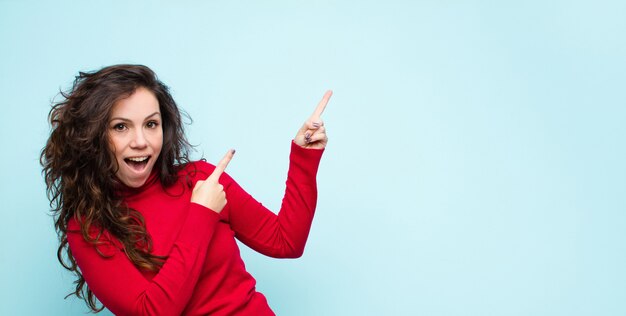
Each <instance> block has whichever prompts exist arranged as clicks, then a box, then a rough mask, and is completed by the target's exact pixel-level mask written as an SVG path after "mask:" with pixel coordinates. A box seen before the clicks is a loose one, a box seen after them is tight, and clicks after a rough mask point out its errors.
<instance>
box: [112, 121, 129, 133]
mask: <svg viewBox="0 0 626 316" xmlns="http://www.w3.org/2000/svg"><path fill="white" fill-rule="evenodd" d="M113 129H114V130H116V131H120V132H121V131H123V130H124V129H126V125H124V124H122V123H120V124H115V125H113Z"/></svg>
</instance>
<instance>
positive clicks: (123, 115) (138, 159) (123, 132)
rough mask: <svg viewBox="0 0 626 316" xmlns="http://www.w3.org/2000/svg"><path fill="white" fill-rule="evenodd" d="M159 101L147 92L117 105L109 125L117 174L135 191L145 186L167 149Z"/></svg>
mask: <svg viewBox="0 0 626 316" xmlns="http://www.w3.org/2000/svg"><path fill="white" fill-rule="evenodd" d="M161 123H162V121H161V111H159V101H158V100H157V98H156V97H155V96H154V94H153V93H152V92H150V91H149V90H147V89H146V88H138V89H137V90H135V92H134V93H133V94H132V95H131V96H130V97H128V98H126V99H122V100H120V101H118V102H117V103H115V105H113V109H112V111H111V118H110V120H109V125H108V134H109V148H110V150H111V151H112V152H113V153H114V154H115V159H116V160H117V164H118V165H119V168H118V170H117V173H116V174H115V175H116V176H117V178H118V179H120V181H122V183H124V184H125V185H127V186H129V187H131V188H138V187H140V186H142V185H143V184H144V183H145V182H146V180H147V179H148V177H149V176H150V172H152V168H153V167H154V163H155V162H156V160H157V158H159V154H160V153H161V147H162V146H163V129H162V127H161Z"/></svg>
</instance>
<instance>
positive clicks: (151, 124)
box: [146, 121, 159, 128]
mask: <svg viewBox="0 0 626 316" xmlns="http://www.w3.org/2000/svg"><path fill="white" fill-rule="evenodd" d="M146 125H147V126H148V128H155V127H157V126H159V123H158V122H156V121H150V122H148V124H146Z"/></svg>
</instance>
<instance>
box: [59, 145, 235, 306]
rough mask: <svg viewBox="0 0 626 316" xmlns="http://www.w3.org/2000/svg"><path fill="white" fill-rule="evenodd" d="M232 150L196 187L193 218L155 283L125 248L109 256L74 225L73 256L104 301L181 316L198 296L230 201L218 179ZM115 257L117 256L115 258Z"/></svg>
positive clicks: (70, 236)
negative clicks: (206, 261)
mask: <svg viewBox="0 0 626 316" xmlns="http://www.w3.org/2000/svg"><path fill="white" fill-rule="evenodd" d="M233 154H234V151H232V150H231V151H229V152H228V153H227V154H226V156H225V157H224V158H223V159H222V161H220V163H219V164H218V165H217V167H216V168H215V170H214V171H213V173H211V175H209V177H208V178H206V179H205V180H199V181H197V182H196V184H195V186H194V189H193V193H192V195H191V203H189V211H188V215H187V218H186V220H185V222H184V224H183V226H182V227H181V229H180V233H179V235H178V238H177V239H176V241H175V242H174V244H173V246H172V250H171V251H170V253H169V254H168V257H167V260H166V261H165V263H164V264H163V266H162V267H161V269H160V270H159V271H158V273H157V274H156V275H155V276H154V278H152V279H151V280H149V279H148V278H146V277H145V276H144V275H143V273H142V272H141V271H140V270H139V269H138V268H137V267H136V266H135V265H134V264H133V263H132V262H131V261H130V260H129V259H128V257H127V256H126V254H125V253H124V252H123V250H121V249H120V248H119V247H112V246H108V247H106V248H107V249H106V250H107V251H106V255H107V256H106V257H103V256H102V255H100V254H99V253H98V251H96V249H95V248H94V246H93V245H92V244H90V243H88V242H87V241H85V239H84V238H83V237H82V235H81V234H80V233H78V232H79V231H80V229H79V227H78V224H77V223H76V222H75V221H70V225H69V226H70V227H69V229H70V230H72V231H75V232H72V233H68V235H67V238H68V242H69V246H70V249H71V252H72V255H73V256H74V258H75V259H76V263H77V264H78V267H79V268H80V271H81V272H82V274H83V277H84V278H85V281H86V282H87V285H88V286H89V288H90V289H91V290H92V291H93V293H94V294H95V295H96V297H97V298H98V300H100V302H102V304H104V306H106V307H107V308H108V309H109V310H110V311H111V312H113V313H114V314H116V315H180V314H181V313H182V312H183V311H184V309H185V306H186V305H187V302H188V301H189V299H190V298H191V296H192V294H193V290H194V288H195V286H196V283H197V282H198V278H199V276H200V273H201V271H202V266H203V264H204V259H205V258H206V254H207V250H208V246H209V243H210V241H211V237H212V236H213V232H214V230H215V227H216V225H217V223H218V222H219V219H220V215H219V213H220V212H221V211H222V209H223V208H224V205H225V204H226V196H225V193H224V190H223V187H222V185H221V184H219V182H218V179H219V177H220V175H221V174H222V173H223V172H224V169H226V166H227V165H228V162H229V161H230V160H231V159H232V157H233ZM110 254H112V255H111V256H109V255H110Z"/></svg>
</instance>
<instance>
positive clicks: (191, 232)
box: [41, 65, 332, 315]
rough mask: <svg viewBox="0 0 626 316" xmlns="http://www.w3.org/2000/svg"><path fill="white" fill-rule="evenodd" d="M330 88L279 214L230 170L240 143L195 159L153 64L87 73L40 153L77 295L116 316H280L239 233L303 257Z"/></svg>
mask: <svg viewBox="0 0 626 316" xmlns="http://www.w3.org/2000/svg"><path fill="white" fill-rule="evenodd" d="M331 94H332V93H331V92H330V91H328V92H327V93H326V94H325V95H324V98H323V99H322V101H320V103H319V104H318V106H317V108H316V109H315V111H314V113H313V115H312V116H311V117H310V118H309V119H308V120H307V121H306V122H305V123H304V125H303V126H302V128H301V129H300V130H299V131H298V132H297V134H296V136H295V138H294V139H293V141H292V144H291V154H290V160H289V161H290V162H289V164H290V165H289V171H288V174H287V185H286V191H285V196H284V198H283V202H282V206H281V209H280V212H279V213H278V215H275V214H274V213H272V212H271V211H269V210H268V209H266V208H265V207H264V206H263V205H261V204H260V203H259V202H257V201H256V200H255V199H254V198H253V197H251V196H250V195H249V194H248V193H246V191H244V190H243V189H242V188H241V187H240V186H239V184H237V182H235V181H234V180H233V179H232V178H231V177H230V176H229V175H228V174H226V173H224V170H225V168H226V166H227V165H228V163H229V161H230V160H231V159H232V157H233V154H234V153H235V151H234V150H231V151H229V152H228V153H227V154H226V156H225V157H224V158H223V159H222V160H221V161H220V162H219V163H218V164H217V165H216V166H214V165H211V164H209V163H207V162H205V161H193V162H192V161H189V157H188V153H189V150H190V145H189V143H188V142H187V140H186V138H185V134H184V131H183V125H182V122H181V114H180V112H179V110H178V107H177V105H176V103H175V102H174V100H173V99H172V96H171V95H170V93H169V92H168V88H167V87H166V86H165V85H164V84H163V83H161V82H160V81H159V80H158V79H157V77H156V76H155V74H154V72H152V71H151V70H150V69H149V68H147V67H145V66H141V65H115V66H110V67H106V68H103V69H101V70H99V71H95V72H90V73H82V72H81V73H80V74H79V76H77V77H76V80H75V81H74V85H73V87H72V89H71V90H70V91H69V92H67V93H62V96H63V98H64V99H63V100H62V101H61V102H59V103H56V104H54V105H53V108H52V110H51V112H50V116H49V119H50V123H51V125H52V132H51V135H50V138H49V139H48V142H47V144H46V146H45V147H44V149H43V151H42V154H41V162H42V165H43V172H44V175H45V180H46V185H47V192H48V195H49V198H50V201H51V202H50V204H51V207H52V211H53V213H54V215H55V227H56V230H57V232H58V234H59V238H60V245H59V249H58V258H59V261H60V262H61V264H62V265H63V266H64V267H65V268H67V269H68V270H70V271H72V272H73V273H75V274H76V276H77V280H76V282H75V283H76V289H75V291H74V292H73V293H72V294H76V295H77V296H78V297H81V298H83V299H84V300H85V301H86V302H87V304H88V306H89V307H90V309H91V310H92V311H94V312H98V311H100V310H102V308H104V307H106V308H108V309H109V310H110V311H111V312H113V313H114V314H116V315H181V314H182V315H208V314H210V315H273V314H274V313H273V312H272V310H271V309H270V307H269V305H268V303H267V301H266V299H265V297H264V296H263V295H262V294H261V293H259V292H257V291H256V290H255V280H254V278H253V277H252V276H251V275H250V274H249V273H248V272H247V271H246V269H245V266H244V263H243V261H242V260H241V257H240V254H239V249H238V247H237V244H236V242H235V238H237V239H239V240H240V241H241V242H243V243H244V244H246V245H247V246H249V247H251V248H252V249H254V250H256V251H258V252H260V253H262V254H265V255H268V256H272V257H277V258H294V257H299V256H301V255H302V253H303V250H304V246H305V243H306V240H307V236H308V233H309V229H310V226H311V221H312V219H313V214H314V211H315V206H316V199H317V187H316V179H315V177H316V173H317V168H318V165H319V161H320V159H321V156H322V153H323V150H324V148H325V146H326V143H327V141H328V138H327V137H326V129H325V127H324V123H323V122H322V120H321V118H320V116H321V114H322V111H323V110H324V108H325V106H326V104H327V102H328V100H329V98H330V96H331ZM96 298H97V299H98V300H99V301H100V302H101V303H102V304H103V305H104V306H103V307H100V308H98V306H97V302H96Z"/></svg>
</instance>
